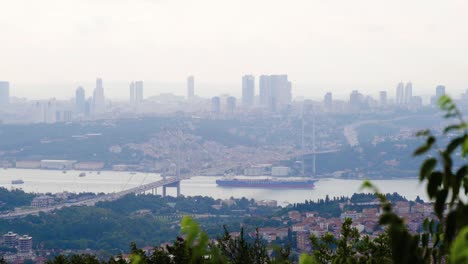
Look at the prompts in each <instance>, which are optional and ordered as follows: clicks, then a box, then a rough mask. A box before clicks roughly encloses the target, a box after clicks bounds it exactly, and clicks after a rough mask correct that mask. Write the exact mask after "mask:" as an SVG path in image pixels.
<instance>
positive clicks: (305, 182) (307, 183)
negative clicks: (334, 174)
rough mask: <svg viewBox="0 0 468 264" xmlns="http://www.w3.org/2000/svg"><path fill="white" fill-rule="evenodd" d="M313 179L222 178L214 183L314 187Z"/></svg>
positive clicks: (228, 185) (244, 185)
mask: <svg viewBox="0 0 468 264" xmlns="http://www.w3.org/2000/svg"><path fill="white" fill-rule="evenodd" d="M316 181H317V180H314V179H300V180H287V179H235V178H234V179H222V180H216V184H217V185H219V186H222V187H242V188H271V189H276V188H281V189H311V188H314V187H315V185H314V183H315V182H316Z"/></svg>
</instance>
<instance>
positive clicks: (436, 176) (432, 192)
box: [427, 171, 443, 198]
mask: <svg viewBox="0 0 468 264" xmlns="http://www.w3.org/2000/svg"><path fill="white" fill-rule="evenodd" d="M442 177H443V175H442V173H440V172H438V171H435V172H432V173H431V175H430V176H429V182H428V183H427V194H428V195H429V198H434V197H435V196H436V194H437V189H438V188H439V186H440V185H441V184H442Z"/></svg>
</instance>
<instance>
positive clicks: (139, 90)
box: [135, 81, 143, 103]
mask: <svg viewBox="0 0 468 264" xmlns="http://www.w3.org/2000/svg"><path fill="white" fill-rule="evenodd" d="M135 101H136V102H137V103H141V102H143V81H136V82H135Z"/></svg>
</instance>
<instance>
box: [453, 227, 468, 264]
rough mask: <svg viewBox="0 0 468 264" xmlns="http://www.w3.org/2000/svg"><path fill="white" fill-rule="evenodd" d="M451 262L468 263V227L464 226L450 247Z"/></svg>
mask: <svg viewBox="0 0 468 264" xmlns="http://www.w3.org/2000/svg"><path fill="white" fill-rule="evenodd" d="M449 260H450V263H468V227H464V228H463V229H462V230H461V231H460V233H459V234H458V236H457V237H456V238H455V241H454V242H453V244H452V248H451V249H450V258H449Z"/></svg>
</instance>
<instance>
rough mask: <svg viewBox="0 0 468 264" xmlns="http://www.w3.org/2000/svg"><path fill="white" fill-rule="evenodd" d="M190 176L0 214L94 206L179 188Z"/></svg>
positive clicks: (22, 214)
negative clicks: (142, 194) (158, 189)
mask: <svg viewBox="0 0 468 264" xmlns="http://www.w3.org/2000/svg"><path fill="white" fill-rule="evenodd" d="M189 178H190V177H189V176H180V177H171V178H164V179H162V180H159V181H155V182H151V183H147V184H142V185H140V186H137V187H133V188H130V189H127V190H123V191H120V192H115V193H109V194H106V195H101V196H97V197H95V198H91V199H86V200H80V201H76V202H72V203H62V204H56V205H53V206H49V207H42V208H32V209H26V210H18V211H14V212H10V213H8V214H0V219H14V218H21V217H25V216H27V215H37V214H39V213H40V212H44V213H47V212H52V211H54V210H58V209H62V208H65V207H72V206H94V205H95V204H96V203H98V202H106V201H107V202H108V201H115V200H117V199H119V198H121V197H123V196H125V195H127V194H131V193H135V194H141V193H144V192H146V191H150V190H154V189H157V188H159V187H163V188H164V189H165V188H166V187H171V186H172V185H174V184H177V186H176V187H177V188H179V187H180V186H178V185H179V184H180V181H182V180H186V179H189ZM165 193H166V191H165V190H164V191H163V195H165Z"/></svg>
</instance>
